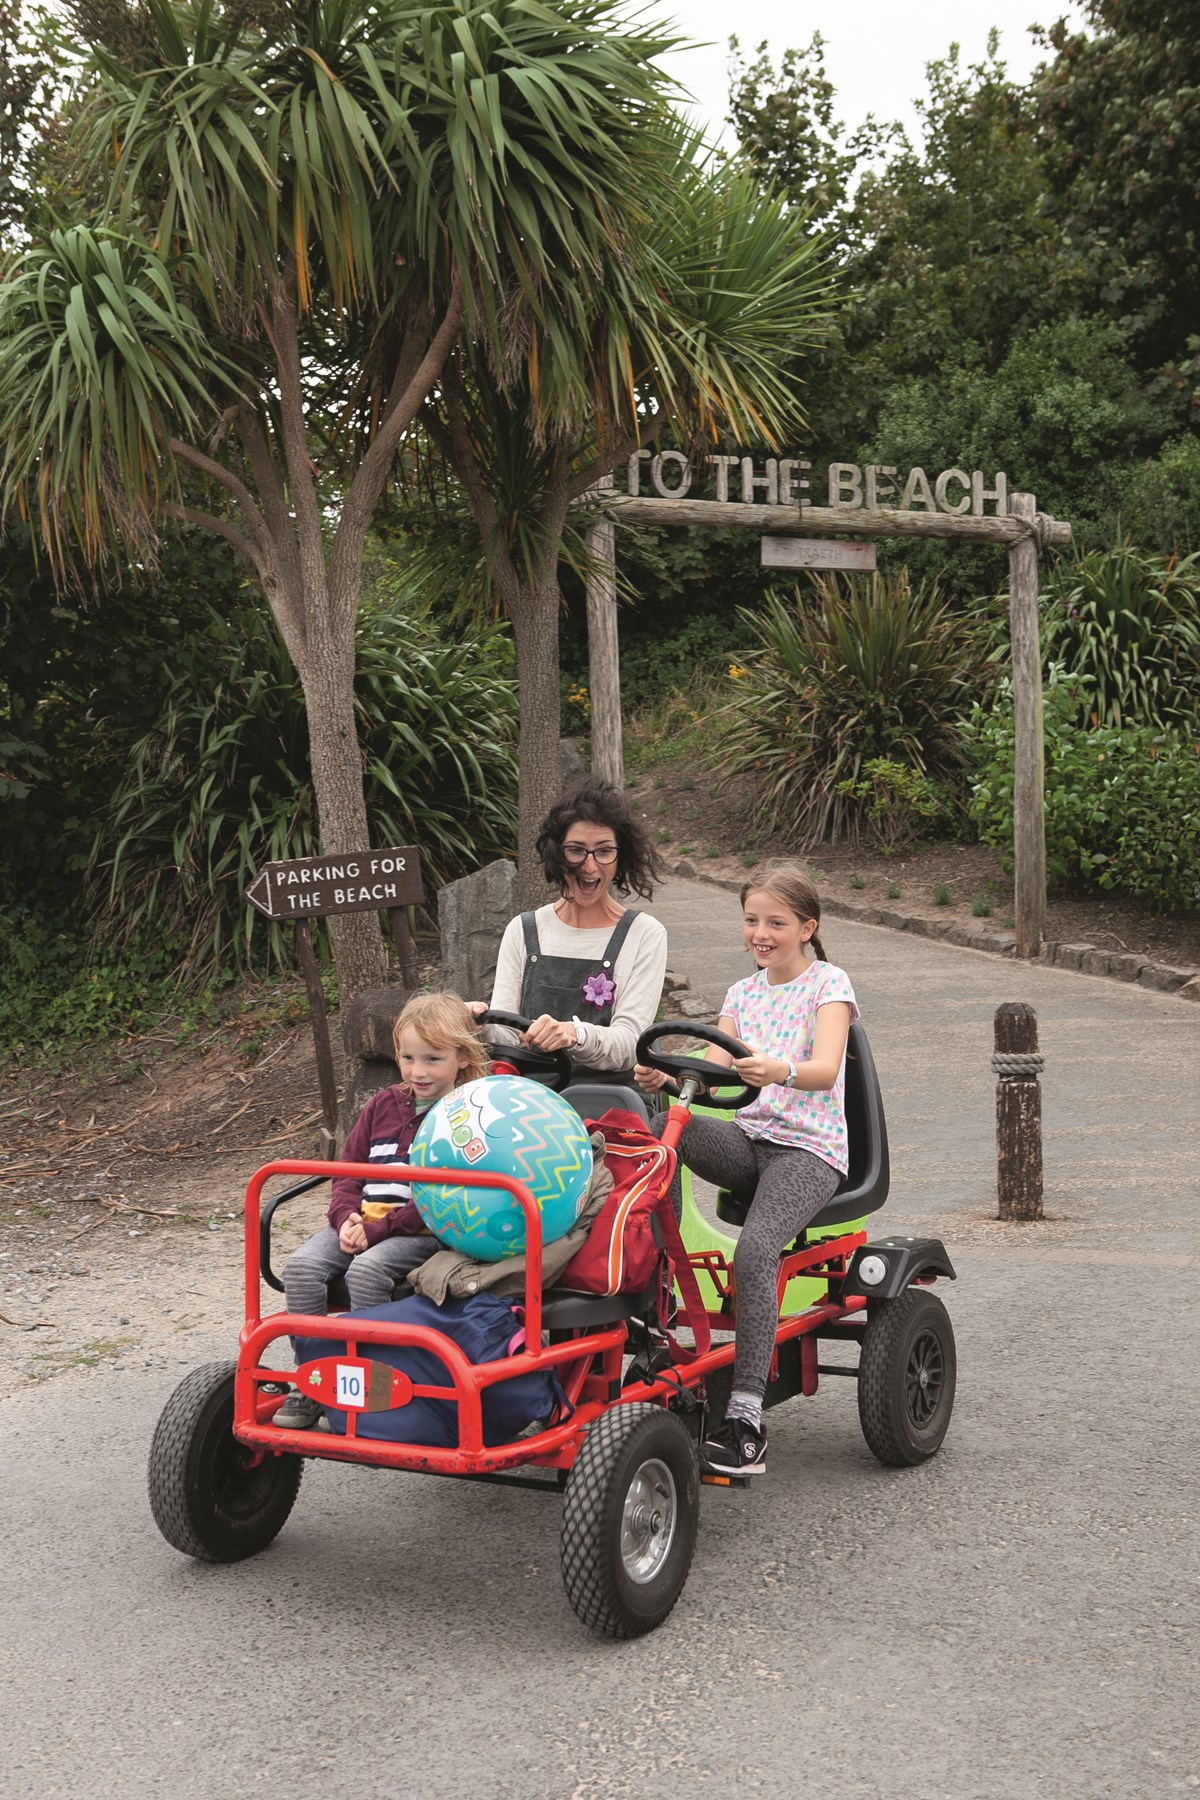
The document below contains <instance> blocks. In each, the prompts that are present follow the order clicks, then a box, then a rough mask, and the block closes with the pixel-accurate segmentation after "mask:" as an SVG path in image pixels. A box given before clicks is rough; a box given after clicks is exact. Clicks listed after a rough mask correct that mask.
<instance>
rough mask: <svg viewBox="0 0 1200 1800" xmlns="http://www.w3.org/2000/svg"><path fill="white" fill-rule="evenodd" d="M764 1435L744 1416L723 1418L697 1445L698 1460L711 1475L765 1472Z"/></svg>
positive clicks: (765, 1452)
mask: <svg viewBox="0 0 1200 1800" xmlns="http://www.w3.org/2000/svg"><path fill="white" fill-rule="evenodd" d="M766 1457H767V1434H766V1432H765V1431H760V1430H759V1429H758V1428H757V1426H755V1425H751V1423H750V1421H749V1420H748V1419H726V1421H725V1423H724V1424H723V1425H721V1426H718V1428H717V1430H716V1431H710V1432H709V1434H708V1436H707V1437H706V1438H705V1440H704V1442H703V1444H702V1445H701V1446H700V1461H701V1464H702V1465H703V1467H704V1468H706V1469H708V1470H710V1471H711V1472H712V1473H713V1474H714V1475H765V1474H766V1469H767V1462H766Z"/></svg>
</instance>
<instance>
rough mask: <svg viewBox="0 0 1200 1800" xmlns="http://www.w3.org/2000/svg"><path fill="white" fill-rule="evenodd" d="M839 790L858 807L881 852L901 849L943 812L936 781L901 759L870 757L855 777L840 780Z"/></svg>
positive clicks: (942, 814)
mask: <svg viewBox="0 0 1200 1800" xmlns="http://www.w3.org/2000/svg"><path fill="white" fill-rule="evenodd" d="M838 791H839V793H843V794H845V795H847V797H848V798H849V799H851V800H853V801H855V802H856V803H857V804H858V806H859V807H860V808H861V809H862V813H863V817H864V818H865V820H866V825H867V829H868V831H869V832H870V834H871V836H872V837H873V838H874V840H875V842H876V843H877V844H878V845H879V848H880V849H881V850H882V851H883V853H884V855H885V856H893V855H895V853H896V852H897V851H898V850H903V849H905V848H906V847H907V846H908V845H910V844H912V843H914V842H915V841H916V840H917V839H918V838H920V837H921V836H922V835H923V834H925V833H926V832H928V831H929V830H930V829H931V828H932V826H933V825H934V824H935V823H936V822H937V821H938V820H939V819H941V818H943V817H944V816H945V814H946V811H947V808H946V802H945V799H944V796H943V794H942V792H941V790H940V789H939V788H938V787H937V785H936V783H934V782H932V781H930V779H929V777H928V776H927V775H922V774H920V773H919V772H918V771H917V770H916V769H913V768H910V767H908V765H907V764H905V763H896V762H890V761H889V760H888V758H887V757H886V756H875V757H872V759H871V761H870V762H869V763H867V764H866V765H865V766H864V768H863V772H862V778H861V779H860V780H858V781H843V782H842V783H841V784H840V785H839V789H838Z"/></svg>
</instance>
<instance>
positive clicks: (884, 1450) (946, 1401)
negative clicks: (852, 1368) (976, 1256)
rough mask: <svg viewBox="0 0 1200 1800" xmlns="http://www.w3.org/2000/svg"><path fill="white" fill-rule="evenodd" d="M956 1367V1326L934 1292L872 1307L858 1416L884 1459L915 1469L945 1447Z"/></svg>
mask: <svg viewBox="0 0 1200 1800" xmlns="http://www.w3.org/2000/svg"><path fill="white" fill-rule="evenodd" d="M956 1371H957V1359H956V1356H955V1350H954V1328H953V1326H952V1325H951V1323H950V1315H949V1313H948V1312H947V1311H946V1308H945V1307H944V1306H943V1305H942V1303H941V1301H940V1300H939V1299H938V1297H937V1295H936V1294H931V1293H929V1291H928V1290H927V1289H926V1288H906V1289H905V1291H904V1293H902V1294H900V1295H899V1296H898V1297H897V1298H896V1299H895V1300H888V1301H885V1302H883V1303H882V1304H881V1305H879V1306H878V1307H874V1308H872V1311H871V1316H870V1318H869V1319H868V1321H867V1328H866V1331H865V1332H864V1334H863V1347H862V1356H861V1358H860V1361H859V1365H858V1417H859V1421H860V1423H861V1425H862V1431H863V1436H864V1437H865V1438H866V1440H867V1446H868V1448H869V1449H870V1450H871V1451H872V1453H873V1454H874V1455H875V1456H877V1457H878V1458H879V1460H880V1462H882V1463H887V1464H889V1466H891V1467H893V1468H913V1467H915V1465H916V1464H917V1463H922V1462H924V1461H925V1460H926V1458H927V1457H930V1456H932V1455H933V1454H934V1453H935V1451H937V1450H939V1449H940V1448H941V1443H942V1439H943V1438H944V1437H945V1435H946V1431H947V1428H948V1427H949V1424H950V1414H951V1412H952V1411H953V1409H954V1383H955V1376H956Z"/></svg>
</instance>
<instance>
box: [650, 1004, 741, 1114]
mask: <svg viewBox="0 0 1200 1800" xmlns="http://www.w3.org/2000/svg"><path fill="white" fill-rule="evenodd" d="M664 1037H696V1038H701V1039H703V1041H704V1042H705V1043H706V1044H712V1045H714V1046H715V1047H716V1049H718V1050H727V1051H728V1052H729V1054H730V1056H749V1055H750V1051H749V1050H748V1049H747V1048H746V1046H745V1044H742V1043H739V1042H738V1040H737V1038H735V1037H730V1036H729V1033H728V1032H726V1031H718V1030H717V1029H716V1027H715V1026H714V1025H697V1024H696V1022H695V1020H694V1019H679V1020H671V1019H662V1020H660V1021H659V1023H658V1024H657V1025H651V1026H650V1028H649V1030H648V1031H643V1033H642V1035H641V1037H640V1038H639V1039H638V1042H637V1056H638V1061H639V1062H641V1063H648V1064H649V1065H650V1067H651V1068H652V1069H660V1070H661V1071H662V1073H663V1074H664V1075H673V1076H674V1078H675V1080H676V1081H698V1082H699V1083H700V1085H701V1087H702V1089H703V1090H704V1091H703V1095H701V1094H697V1095H696V1097H695V1099H694V1100H693V1101H692V1105H693V1106H715V1107H719V1108H720V1109H721V1110H722V1111H725V1110H728V1111H731V1112H733V1111H736V1110H737V1109H738V1107H741V1106H750V1105H751V1104H752V1103H753V1102H754V1101H755V1100H757V1099H758V1098H759V1096H760V1094H761V1093H762V1089H761V1088H756V1087H742V1088H741V1089H740V1090H739V1091H738V1092H737V1093H736V1094H716V1093H715V1092H714V1090H715V1089H717V1088H720V1087H734V1086H736V1084H737V1083H738V1082H739V1081H740V1080H741V1076H740V1075H739V1074H738V1072H737V1070H736V1069H729V1068H726V1067H724V1066H723V1065H722V1064H721V1063H714V1062H706V1061H705V1060H704V1058H703V1057H700V1056H665V1055H663V1054H662V1053H661V1052H656V1051H655V1049H654V1045H655V1044H657V1042H658V1040H659V1038H664Z"/></svg>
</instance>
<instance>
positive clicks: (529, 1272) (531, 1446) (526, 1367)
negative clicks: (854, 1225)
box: [234, 1106, 867, 1475]
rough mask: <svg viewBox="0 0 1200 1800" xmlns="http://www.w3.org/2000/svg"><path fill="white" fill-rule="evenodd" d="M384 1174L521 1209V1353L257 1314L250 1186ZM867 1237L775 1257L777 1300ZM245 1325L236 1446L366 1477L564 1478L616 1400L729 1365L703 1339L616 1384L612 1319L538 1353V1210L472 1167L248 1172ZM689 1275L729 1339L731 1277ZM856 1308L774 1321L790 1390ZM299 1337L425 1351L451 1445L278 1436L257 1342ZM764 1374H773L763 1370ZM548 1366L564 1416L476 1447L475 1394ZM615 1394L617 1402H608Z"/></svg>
mask: <svg viewBox="0 0 1200 1800" xmlns="http://www.w3.org/2000/svg"><path fill="white" fill-rule="evenodd" d="M689 1116H690V1115H689V1112H688V1109H687V1108H686V1107H683V1106H675V1107H673V1108H672V1109H671V1113H670V1115H669V1118H668V1122H667V1125H666V1126H665V1128H664V1131H663V1142H664V1143H665V1144H666V1145H667V1146H668V1148H670V1149H674V1148H675V1147H676V1146H677V1144H678V1142H679V1137H680V1134H681V1133H682V1131H683V1128H684V1126H685V1125H686V1124H687V1122H688V1118H689ZM381 1174H386V1175H387V1177H388V1178H389V1179H390V1180H397V1181H403V1180H408V1181H412V1180H417V1181H437V1180H439V1179H441V1180H445V1181H448V1182H455V1183H459V1184H461V1185H463V1186H466V1187H493V1188H503V1189H504V1190H505V1191H506V1192H507V1193H509V1194H511V1195H512V1197H513V1198H514V1199H515V1200H516V1201H517V1202H518V1203H519V1204H520V1206H521V1208H522V1210H523V1212H524V1214H525V1224H526V1241H527V1251H526V1256H527V1263H526V1276H525V1334H526V1345H525V1348H524V1349H523V1350H521V1351H518V1352H517V1353H516V1354H515V1355H513V1356H509V1357H505V1358H504V1359H503V1360H501V1361H499V1362H492V1363H471V1362H468V1361H467V1359H466V1357H465V1356H464V1355H463V1353H462V1351H461V1350H460V1349H459V1347H458V1345H457V1344H455V1343H454V1342H453V1341H452V1339H450V1338H448V1337H445V1336H444V1335H443V1334H442V1333H441V1332H438V1331H432V1330H428V1329H426V1328H425V1327H423V1326H419V1325H397V1324H394V1323H393V1322H392V1321H391V1320H385V1319H359V1320H357V1321H355V1320H354V1319H353V1317H352V1315H349V1314H346V1313H338V1314H333V1315H329V1316H320V1317H317V1316H311V1315H308V1314H299V1313H287V1312H280V1313H272V1314H270V1315H269V1316H268V1317H267V1318H265V1319H264V1318H263V1317H262V1315H261V1310H260V1297H261V1267H260V1261H259V1218H260V1210H261V1202H262V1191H263V1188H264V1187H265V1185H266V1183H267V1182H268V1181H270V1180H271V1179H272V1178H273V1177H274V1176H276V1175H293V1176H295V1175H299V1176H304V1175H328V1176H333V1175H341V1176H347V1175H348V1176H350V1177H351V1178H352V1179H354V1178H361V1179H363V1180H368V1179H370V1180H377V1179H378V1178H379V1177H380V1175H381ZM866 1235H867V1234H866V1232H865V1231H857V1232H851V1233H847V1234H846V1235H845V1236H842V1237H836V1238H825V1239H822V1240H821V1241H820V1242H818V1243H815V1244H811V1245H809V1246H808V1247H807V1248H806V1249H804V1250H800V1251H797V1252H795V1253H794V1254H793V1255H790V1256H785V1257H784V1258H783V1259H782V1261H781V1263H780V1267H779V1298H780V1303H781V1304H782V1300H783V1294H784V1289H785V1288H786V1286H787V1284H788V1282H789V1281H791V1280H792V1279H793V1278H794V1277H796V1276H798V1275H806V1276H810V1277H811V1276H816V1277H818V1278H821V1277H824V1278H827V1279H828V1280H829V1281H830V1282H831V1283H832V1284H834V1286H835V1288H836V1284H837V1282H838V1280H839V1279H840V1277H842V1276H844V1274H845V1273H846V1269H847V1266H848V1264H849V1261H850V1258H851V1257H852V1256H853V1254H854V1252H855V1250H857V1249H858V1247H859V1246H860V1245H861V1244H863V1243H865V1242H866ZM245 1249H246V1323H245V1325H244V1327H243V1329H242V1333H241V1337H240V1339H239V1348H238V1361H237V1375H236V1379H235V1384H234V1434H235V1436H236V1437H237V1438H238V1440H239V1442H241V1443H243V1444H246V1445H247V1446H249V1447H250V1448H252V1449H254V1450H256V1451H257V1452H258V1453H259V1454H260V1455H262V1454H267V1453H272V1452H274V1453H279V1452H283V1451H290V1452H292V1453H295V1452H297V1451H299V1452H302V1454H303V1455H305V1456H320V1457H324V1458H326V1459H327V1460H329V1461H333V1462H355V1463H366V1464H369V1465H370V1466H372V1467H374V1468H388V1469H410V1470H424V1471H426V1472H430V1473H436V1474H442V1475H485V1474H495V1473H497V1472H502V1471H504V1470H515V1469H518V1468H528V1467H534V1468H544V1469H569V1468H570V1467H571V1464H572V1463H573V1462H574V1460H575V1457H576V1454H577V1453H578V1450H579V1445H580V1443H581V1442H582V1439H583V1436H584V1433H585V1432H586V1431H587V1428H588V1426H589V1425H590V1424H591V1423H592V1421H593V1420H594V1419H596V1418H597V1417H598V1416H599V1415H600V1414H601V1413H602V1412H606V1411H607V1410H608V1409H609V1407H611V1406H613V1405H621V1404H624V1403H625V1402H627V1401H634V1400H649V1401H655V1402H658V1403H659V1404H665V1402H666V1401H667V1400H668V1399H669V1398H670V1397H671V1395H672V1394H675V1393H677V1392H678V1391H679V1387H680V1385H681V1384H682V1385H683V1386H684V1387H687V1388H692V1389H694V1388H698V1387H700V1386H701V1384H702V1383H703V1382H704V1380H705V1378H706V1377H707V1376H708V1375H710V1374H712V1373H713V1372H714V1371H715V1370H717V1369H720V1368H724V1367H726V1366H728V1365H729V1364H731V1363H732V1362H733V1357H734V1342H733V1338H732V1335H730V1336H729V1337H728V1339H727V1340H726V1341H725V1342H722V1343H714V1344H713V1346H712V1348H711V1349H709V1350H708V1351H706V1352H705V1353H704V1354H703V1355H702V1356H694V1355H692V1356H690V1360H688V1357H689V1353H688V1352H686V1351H685V1352H684V1353H683V1356H682V1358H680V1359H676V1360H673V1361H672V1363H671V1365H670V1367H669V1369H668V1370H667V1371H666V1372H665V1373H663V1374H658V1375H656V1376H655V1377H653V1378H652V1379H650V1380H647V1381H642V1382H637V1383H634V1384H633V1385H631V1386H629V1387H625V1388H622V1387H621V1385H620V1383H621V1375H622V1352H623V1350H624V1347H625V1345H626V1343H627V1341H628V1337H629V1333H628V1330H627V1328H626V1325H625V1323H624V1321H620V1322H618V1323H616V1324H614V1325H609V1326H605V1327H604V1328H603V1329H601V1330H599V1331H580V1332H579V1333H578V1334H577V1335H576V1336H574V1337H572V1338H570V1339H569V1340H568V1341H566V1342H563V1343H559V1344H543V1343H542V1341H541V1339H542V1231H541V1214H540V1212H539V1210H538V1205H537V1202H536V1200H535V1199H534V1197H533V1195H532V1194H531V1193H530V1191H529V1189H528V1188H527V1187H526V1186H525V1185H524V1183H523V1182H520V1181H515V1180H513V1179H512V1178H511V1177H509V1176H506V1175H495V1174H490V1173H485V1172H483V1171H478V1170H475V1171H467V1172H464V1171H462V1170H458V1169H454V1170H442V1169H415V1168H410V1167H409V1166H407V1165H405V1164H396V1165H394V1166H392V1165H389V1166H388V1168H387V1169H386V1170H383V1169H381V1168H380V1166H379V1164H378V1163H328V1162H307V1161H292V1160H287V1161H280V1162H273V1163H268V1164H267V1165H266V1166H265V1167H264V1168H262V1169H259V1170H258V1172H257V1174H255V1175H254V1176H252V1177H251V1180H250V1183H249V1186H248V1187H247V1189H246V1218H245ZM689 1260H690V1261H691V1262H692V1264H693V1266H694V1268H696V1270H697V1271H703V1272H706V1273H707V1274H708V1275H709V1276H710V1277H711V1278H712V1281H713V1284H714V1286H715V1288H716V1289H717V1291H718V1293H720V1294H721V1296H722V1300H723V1306H722V1307H720V1308H718V1309H717V1310H716V1311H710V1312H708V1313H707V1315H706V1316H707V1318H708V1321H709V1325H710V1327H711V1329H712V1330H713V1331H719V1332H723V1333H729V1334H732V1333H733V1330H734V1327H735V1324H736V1315H735V1314H734V1312H733V1311H732V1307H733V1301H734V1294H733V1286H732V1269H731V1267H730V1265H729V1264H728V1263H727V1261H726V1259H725V1257H724V1255H723V1254H722V1253H721V1252H720V1251H713V1250H705V1251H700V1252H697V1253H695V1254H692V1255H691V1256H690V1258H689ZM865 1304H866V1303H865V1301H863V1300H861V1299H850V1300H846V1301H843V1300H842V1299H840V1298H833V1297H831V1298H829V1299H828V1300H826V1301H824V1302H820V1303H818V1304H817V1305H814V1306H810V1307H809V1308H808V1309H807V1310H806V1311H805V1312H802V1313H796V1314H794V1315H792V1316H790V1317H788V1318H784V1319H781V1321H780V1324H779V1329H778V1332H777V1335H776V1365H777V1361H778V1347H779V1345H780V1344H783V1343H786V1342H787V1341H788V1340H789V1339H792V1338H801V1339H803V1340H805V1341H804V1342H803V1344H802V1348H801V1391H802V1392H803V1393H804V1394H810V1393H815V1392H816V1388H817V1343H816V1335H815V1334H816V1333H817V1332H819V1331H820V1330H821V1328H822V1327H824V1326H827V1325H829V1324H830V1323H832V1322H834V1321H841V1320H846V1319H850V1318H853V1317H854V1315H855V1314H861V1313H862V1312H863V1310H864V1308H865ZM677 1323H678V1325H681V1326H685V1327H687V1326H694V1321H691V1320H689V1318H688V1314H687V1312H686V1309H684V1308H683V1307H681V1308H680V1311H679V1315H678V1320H677ZM286 1336H298V1337H308V1338H328V1339H330V1340H332V1341H337V1342H344V1343H345V1345H346V1352H345V1356H344V1358H343V1357H341V1356H339V1358H338V1360H339V1362H341V1361H343V1360H344V1361H346V1362H354V1361H369V1360H370V1346H372V1345H374V1344H387V1345H391V1346H399V1345H406V1344H407V1345H412V1346H414V1347H419V1348H421V1349H423V1350H428V1351H431V1352H432V1353H433V1355H434V1356H436V1357H437V1358H439V1359H440V1360H441V1362H442V1364H443V1365H444V1367H445V1369H446V1376H447V1381H446V1385H445V1386H444V1387H434V1386H429V1385H414V1387H413V1393H414V1395H415V1396H417V1397H418V1398H421V1397H429V1398H435V1399H442V1400H451V1401H453V1402H454V1403H455V1404H456V1405H457V1408H458V1439H459V1441H458V1446H457V1448H455V1449H445V1448H435V1447H433V1446H423V1445H420V1444H392V1443H387V1442H383V1441H380V1440H379V1439H376V1438H359V1437H358V1436H357V1415H356V1413H354V1412H353V1411H350V1412H348V1413H347V1419H346V1435H345V1436H344V1437H342V1436H339V1435H336V1434H334V1433H326V1432H318V1431H284V1430H282V1429H280V1428H279V1427H278V1426H276V1425H274V1424H272V1422H271V1420H272V1417H273V1415H274V1413H275V1412H276V1410H277V1409H278V1407H279V1406H280V1405H281V1404H282V1397H281V1396H280V1395H279V1394H278V1393H268V1392H264V1391H263V1390H264V1388H266V1387H267V1386H268V1385H269V1384H272V1383H274V1384H278V1382H279V1378H280V1370H279V1369H278V1368H271V1367H268V1366H267V1365H266V1364H264V1362H263V1360H262V1359H263V1355H264V1352H265V1351H266V1349H267V1347H268V1346H269V1345H270V1344H272V1343H274V1342H276V1341H277V1340H278V1339H279V1338H282V1337H286ZM776 1365H773V1368H772V1374H774V1373H775V1366H776ZM548 1367H549V1368H553V1369H554V1370H555V1372H556V1374H557V1376H558V1379H559V1381H560V1382H561V1383H562V1386H563V1389H564V1391H565V1393H566V1395H567V1398H568V1400H570V1402H571V1403H572V1405H573V1406H574V1409H575V1410H574V1412H573V1414H572V1415H571V1417H570V1418H569V1419H567V1420H565V1421H564V1422H563V1423H561V1424H557V1425H552V1426H550V1427H549V1428H548V1429H546V1430H545V1431H540V1432H538V1433H537V1434H536V1435H534V1436H530V1437H523V1438H519V1439H518V1440H517V1441H516V1442H515V1443H511V1444H500V1445H485V1444H484V1442H483V1415H482V1399H483V1394H484V1391H485V1390H486V1389H487V1388H488V1387H490V1386H492V1385H493V1384H494V1383H496V1382H500V1381H508V1380H511V1379H512V1378H513V1377H515V1376H518V1375H523V1374H526V1373H529V1372H530V1371H531V1370H535V1369H545V1368H548ZM614 1395H619V1398H614Z"/></svg>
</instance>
